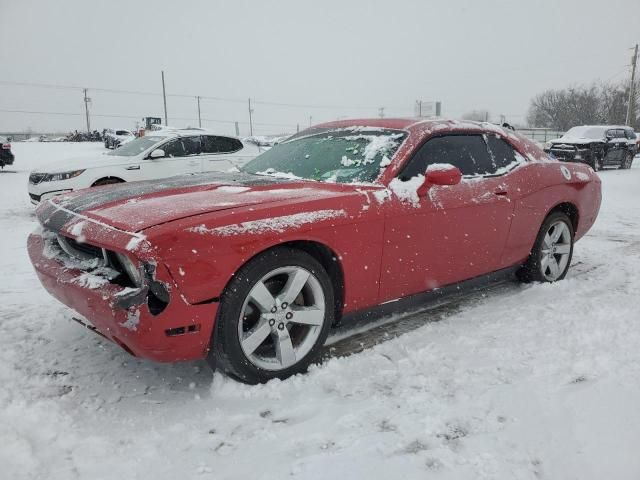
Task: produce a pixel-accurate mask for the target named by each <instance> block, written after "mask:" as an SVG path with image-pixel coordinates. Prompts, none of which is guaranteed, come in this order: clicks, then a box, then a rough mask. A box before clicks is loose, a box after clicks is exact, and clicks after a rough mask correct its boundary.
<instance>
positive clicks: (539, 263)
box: [518, 212, 574, 282]
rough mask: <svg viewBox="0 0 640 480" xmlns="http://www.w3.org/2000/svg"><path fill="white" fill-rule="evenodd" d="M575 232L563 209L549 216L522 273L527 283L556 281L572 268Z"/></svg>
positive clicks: (522, 277)
mask: <svg viewBox="0 0 640 480" xmlns="http://www.w3.org/2000/svg"><path fill="white" fill-rule="evenodd" d="M573 241H574V231H573V224H572V223H571V220H570V219H569V217H568V216H567V215H566V214H565V213H563V212H554V213H552V214H551V215H549V216H548V217H547V218H546V219H545V221H544V223H543V224H542V227H540V231H539V232H538V236H537V237H536V241H535V243H534V244H533V249H532V250H531V254H530V255H529V259H528V260H527V263H526V264H525V265H524V266H523V267H522V269H521V270H520V272H519V275H518V276H519V277H520V279H521V280H523V281H525V282H557V281H558V280H562V279H563V278H564V277H565V276H566V275H567V271H568V270H569V265H570V264H571V257H572V256H573Z"/></svg>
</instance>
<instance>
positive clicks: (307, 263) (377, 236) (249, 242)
mask: <svg viewBox="0 0 640 480" xmlns="http://www.w3.org/2000/svg"><path fill="white" fill-rule="evenodd" d="M146 161H149V162H153V161H154V160H153V158H152V157H151V156H150V158H149V159H148V160H146ZM185 161H186V160H185ZM600 200H601V193H600V180H599V178H598V176H597V175H596V174H595V173H594V172H593V171H592V170H591V168H590V167H588V166H586V165H582V164H567V163H560V162H558V161H555V160H553V159H551V158H549V157H548V156H547V155H546V154H545V153H544V152H543V151H542V150H540V149H539V148H538V147H537V146H536V145H535V144H534V143H533V142H531V141H529V140H527V139H526V138H524V137H522V136H519V135H517V134H515V133H513V132H512V131H509V130H503V129H502V128H500V127H496V126H494V125H491V124H486V123H470V122H457V121H446V120H433V121H431V120H428V121H416V120H406V119H369V120H347V121H338V122H332V123H326V124H322V125H317V126H315V127H313V128H310V129H308V130H305V131H303V132H300V133H298V134H296V135H294V136H293V137H291V138H289V139H288V140H286V141H284V142H282V143H280V144H278V145H276V146H275V147H274V148H272V149H271V150H269V151H267V152H266V153H263V154H262V155H260V156H258V157H256V158H255V159H254V160H252V161H251V162H249V163H248V164H246V165H245V166H244V167H243V169H242V170H241V171H237V172H230V173H223V174H221V173H215V174H199V175H186V176H179V177H173V178H170V179H166V180H160V181H153V182H135V183H125V184H120V185H113V186H106V187H100V188H92V189H90V190H85V191H78V192H74V193H72V194H67V195H62V196H58V197H54V198H52V199H50V200H48V201H46V202H43V204H41V205H40V207H39V208H38V210H37V216H38V220H39V222H40V227H39V228H38V230H37V231H36V232H34V233H33V234H32V235H31V236H30V237H29V242H28V245H29V255H30V257H31V261H32V262H33V265H34V267H35V269H36V272H37V274H38V277H39V278H40V281H41V282H42V284H43V285H44V287H45V288H46V289H47V290H48V291H49V292H50V293H51V294H52V295H53V296H54V297H56V298H57V299H58V300H60V301H61V302H63V303H64V304H66V305H68V306H69V307H71V308H72V309H74V310H76V311H77V312H79V313H80V314H81V315H82V316H84V317H85V319H86V320H87V321H88V323H89V324H90V325H89V326H90V328H92V329H93V330H95V331H97V332H98V333H100V334H102V335H103V336H105V337H107V338H108V339H110V340H112V341H113V342H115V343H117V344H118V345H120V346H121V347H122V348H123V349H125V350H126V351H128V352H130V353H131V354H133V355H135V356H138V357H144V358H149V359H153V360H157V361H165V362H173V361H178V360H193V359H200V358H207V359H208V361H209V363H210V364H211V365H212V366H214V367H217V368H220V369H223V370H224V371H226V372H227V373H228V374H230V375H232V376H234V377H236V378H238V379H240V380H242V381H245V382H249V383H257V382H264V381H267V380H269V379H271V378H274V377H279V378H284V377H287V376H290V375H292V374H295V373H298V372H301V371H304V370H305V368H306V367H307V366H308V365H309V364H310V363H311V362H312V361H313V360H314V359H315V358H317V355H318V354H319V352H320V349H321V347H322V345H323V343H324V342H325V340H326V338H327V334H328V333H329V330H330V329H331V327H332V325H335V323H336V322H337V321H338V320H341V319H342V320H343V321H347V319H348V318H350V317H351V318H353V317H354V316H356V315H363V314H371V313H372V312H382V311H389V310H393V309H402V308H406V305H408V304H409V303H410V302H411V303H415V302H417V301H418V302H419V301H423V300H424V299H425V298H427V297H429V296H433V292H446V291H447V290H448V289H449V290H450V289H451V288H452V287H453V288H456V289H457V288H459V287H460V286H461V285H469V284H471V283H470V282H475V283H477V281H478V280H479V279H483V278H489V277H490V276H491V275H493V276H495V275H500V274H513V273H517V275H518V277H519V278H520V279H522V280H524V281H539V282H554V281H556V280H560V279H562V278H563V277H564V276H565V275H566V273H567V270H568V268H569V265H570V263H571V256H572V253H573V245H574V242H575V241H576V240H577V239H579V238H580V237H582V236H583V235H584V234H585V232H587V231H588V230H589V228H590V227H591V226H592V225H593V223H594V221H595V219H596V216H597V214H598V210H599V208H600ZM475 283H474V284H475Z"/></svg>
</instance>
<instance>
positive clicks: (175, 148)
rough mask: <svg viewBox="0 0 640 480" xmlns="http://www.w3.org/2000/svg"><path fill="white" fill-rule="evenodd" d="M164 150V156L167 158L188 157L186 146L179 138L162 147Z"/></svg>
mask: <svg viewBox="0 0 640 480" xmlns="http://www.w3.org/2000/svg"><path fill="white" fill-rule="evenodd" d="M160 148H161V149H162V150H164V154H165V156H167V157H184V156H185V155H186V153H185V150H184V145H182V141H181V140H180V139H179V138H176V139H175V140H171V141H169V142H167V143H165V144H164V145H162V146H161V147H160Z"/></svg>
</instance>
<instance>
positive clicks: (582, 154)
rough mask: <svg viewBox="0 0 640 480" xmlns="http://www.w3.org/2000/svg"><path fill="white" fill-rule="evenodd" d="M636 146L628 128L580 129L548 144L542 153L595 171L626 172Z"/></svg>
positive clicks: (590, 127)
mask: <svg viewBox="0 0 640 480" xmlns="http://www.w3.org/2000/svg"><path fill="white" fill-rule="evenodd" d="M636 142H637V138H636V134H635V132H634V131H633V129H632V128H631V127H625V126H611V125H583V126H581V127H573V128H572V129H570V130H569V131H568V132H567V133H565V134H564V135H563V136H562V137H560V138H558V139H556V140H551V141H550V142H547V144H546V145H545V148H544V151H545V152H547V153H550V154H552V155H553V156H554V157H556V158H557V159H558V160H562V161H565V162H582V163H586V164H587V165H590V166H591V168H593V169H594V170H595V171H598V170H600V169H601V168H603V167H618V168H624V169H627V168H631V164H632V163H633V157H634V155H635V154H636V151H637V148H638V147H637V145H636Z"/></svg>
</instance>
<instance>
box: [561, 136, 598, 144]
mask: <svg viewBox="0 0 640 480" xmlns="http://www.w3.org/2000/svg"><path fill="white" fill-rule="evenodd" d="M601 141H602V140H596V139H593V138H582V137H560V138H556V139H555V140H551V143H552V144H553V145H558V144H562V143H566V144H567V145H586V144H588V143H594V142H601Z"/></svg>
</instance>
